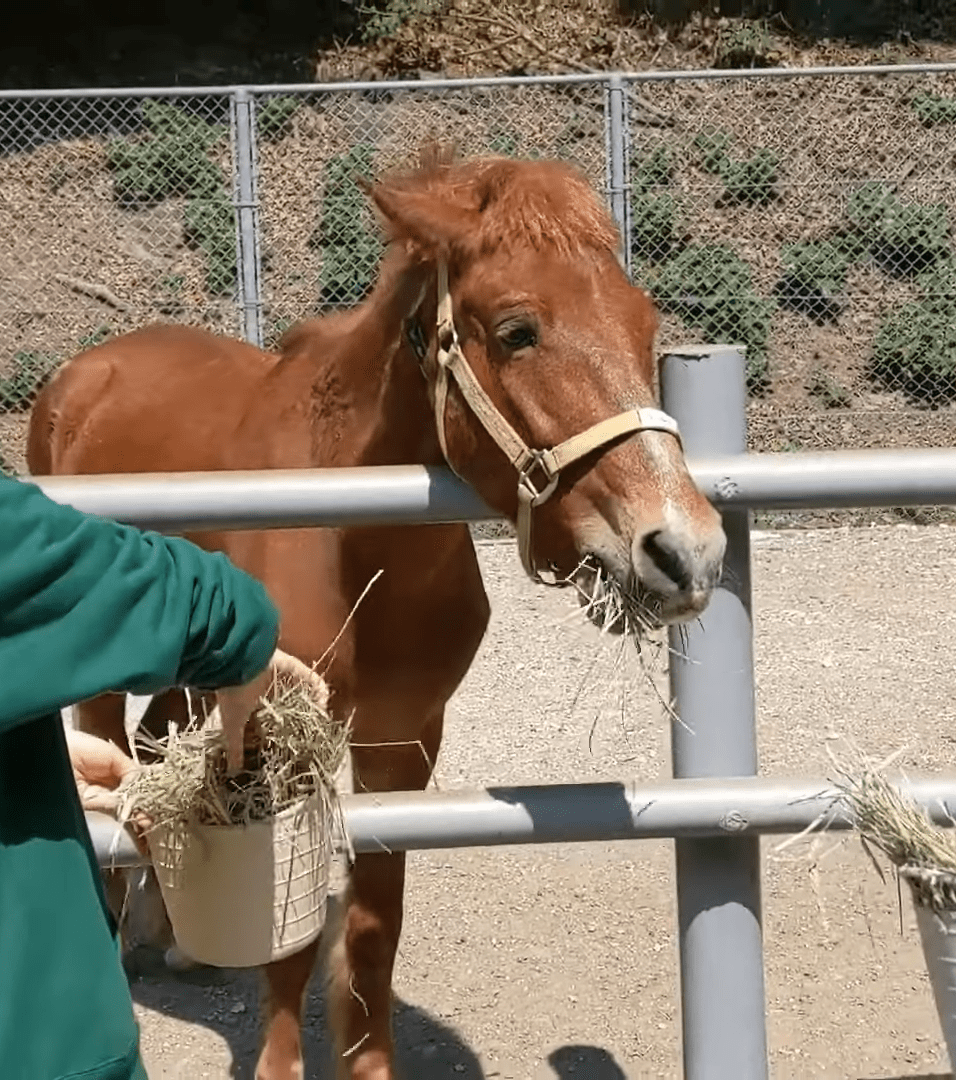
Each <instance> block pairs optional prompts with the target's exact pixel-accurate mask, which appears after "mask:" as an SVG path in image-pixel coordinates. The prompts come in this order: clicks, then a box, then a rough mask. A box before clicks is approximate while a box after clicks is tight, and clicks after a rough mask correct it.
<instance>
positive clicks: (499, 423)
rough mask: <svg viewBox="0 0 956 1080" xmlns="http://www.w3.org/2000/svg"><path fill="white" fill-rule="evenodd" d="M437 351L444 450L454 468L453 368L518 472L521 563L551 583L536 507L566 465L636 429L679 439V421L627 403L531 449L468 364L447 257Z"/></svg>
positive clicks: (440, 431)
mask: <svg viewBox="0 0 956 1080" xmlns="http://www.w3.org/2000/svg"><path fill="white" fill-rule="evenodd" d="M437 357H438V371H437V374H436V377H435V423H436V427H437V430H438V441H439V442H440V443H441V450H442V454H444V456H445V460H446V461H447V462H448V464H449V466H450V467H451V468H452V469H454V465H453V464H452V462H451V459H450V458H449V456H448V447H447V445H446V441H445V405H446V402H447V400H448V374H449V372H451V374H452V375H453V376H454V379H455V382H456V383H457V384H458V389H459V390H460V391H461V394H462V397H464V399H465V401H467V403H468V404H469V406H470V407H471V411H472V412H473V413H474V414H475V416H476V417H477V418H478V419H479V420H480V421H481V423H482V425H483V426H484V429H485V431H487V432H488V434H489V435H490V436H491V437H492V438H493V439H494V440H495V442H496V443H497V444H498V446H499V447H500V448H501V450H502V451H503V453H504V454H505V456H506V457H507V458H508V460H509V461H510V462H511V464H512V465H513V466H514V467H515V469H516V470H517V472H518V520H517V532H518V552H519V554H520V556H521V564H522V566H523V567H524V568H525V571H526V572H527V574H528V576H529V577H530V578H531V579H532V580H533V581H537V582H540V583H542V584H552V583H551V582H546V581H545V580H544V579H543V578H542V577H541V575H540V574H539V573H538V570H537V567H536V566H535V564H534V555H533V554H532V550H531V524H532V522H531V511H532V510H533V509H534V508H535V507H536V506H540V505H541V504H542V503H543V502H546V501H547V500H548V499H549V498H550V497H551V496H552V495H553V494H554V490H555V488H556V487H557V486H558V480H559V479H560V477H561V470H562V469H566V468H567V467H568V466H569V465H572V464H573V463H574V462H575V461H580V459H581V458H583V457H585V456H586V455H588V454H590V453H592V452H593V451H594V450H598V449H600V448H601V447H602V446H606V445H607V444H608V443H610V442H614V441H616V440H617V439H620V438H621V437H622V436H624V435H631V434H633V433H634V432H636V431H666V432H667V433H668V434H670V435H673V436H674V438H676V439H677V441H678V442H680V432H679V431H678V428H677V421H676V420H675V419H674V418H673V417H672V416H668V415H667V413H665V412H662V411H661V410H660V409H628V410H627V411H626V412H622V413H620V414H618V415H617V416H613V417H611V418H610V419H609V420H601V421H600V422H599V423H597V424H594V425H593V426H592V427H589V428H588V429H587V431H582V432H581V434H580V435H573V436H572V437H571V438H570V439H565V441H564V442H563V443H559V444H558V445H557V446H555V447H553V448H552V449H551V450H532V449H531V447H529V446H527V445H526V444H525V442H524V440H523V439H522V438H521V436H520V435H519V434H518V433H517V432H516V431H515V429H514V428H513V427H512V426H511V424H509V423H508V421H507V420H506V419H505V418H504V417H503V416H502V415H501V413H500V412H499V411H498V409H497V407H496V406H495V403H494V402H493V401H492V400H491V398H490V397H488V395H487V394H486V393H485V391H484V389H483V388H482V386H481V384H480V383H479V382H478V380H477V379H476V378H475V373H474V372H473V371H472V370H471V368H470V367H469V366H468V361H467V360H466V359H465V354H464V353H463V352H462V350H461V345H460V344H459V342H458V333H457V331H456V330H455V320H454V313H453V311H452V303H451V293H450V292H449V289H448V264H447V263H445V262H444V261H442V262H439V264H438V350H437ZM535 473H537V474H540V478H541V479H543V481H544V483H543V485H542V486H541V487H540V488H539V487H536V486H535V482H534V479H533V477H534V474H535Z"/></svg>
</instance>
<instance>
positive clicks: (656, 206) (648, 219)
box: [631, 193, 677, 262]
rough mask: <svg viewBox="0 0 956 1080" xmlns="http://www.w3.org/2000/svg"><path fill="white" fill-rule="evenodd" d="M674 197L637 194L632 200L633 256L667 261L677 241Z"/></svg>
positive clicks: (655, 260)
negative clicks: (665, 259)
mask: <svg viewBox="0 0 956 1080" xmlns="http://www.w3.org/2000/svg"><path fill="white" fill-rule="evenodd" d="M676 218H677V213H676V203H675V201H674V196H673V195H670V194H668V193H665V194H663V195H644V194H635V195H634V196H633V197H632V198H631V253H632V254H633V255H634V257H635V258H637V259H641V260H644V259H647V260H650V261H651V262H658V261H660V260H661V259H664V258H666V257H667V256H668V255H669V254H670V252H671V249H672V247H673V246H674V241H675V238H676Z"/></svg>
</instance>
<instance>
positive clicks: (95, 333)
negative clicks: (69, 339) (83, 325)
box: [77, 323, 113, 352]
mask: <svg viewBox="0 0 956 1080" xmlns="http://www.w3.org/2000/svg"><path fill="white" fill-rule="evenodd" d="M112 333H113V331H112V330H111V329H110V327H108V326H107V325H106V324H105V323H103V325H102V326H98V327H97V328H96V329H95V330H91V331H90V332H89V333H88V334H84V335H83V336H82V337H81V338H80V340H79V341H78V342H77V344H78V345H79V347H80V348H81V349H82V350H83V351H84V352H85V351H86V350H87V349H95V348H96V346H97V345H102V344H103V342H104V341H106V339H107V338H108V337H109V336H110V334H112Z"/></svg>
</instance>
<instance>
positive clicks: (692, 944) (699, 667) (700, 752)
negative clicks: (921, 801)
mask: <svg viewBox="0 0 956 1080" xmlns="http://www.w3.org/2000/svg"><path fill="white" fill-rule="evenodd" d="M662 391H663V395H662V396H663V404H664V408H665V409H667V410H668V411H669V412H670V413H671V414H672V415H673V416H674V417H675V419H676V420H677V421H678V423H679V424H680V429H681V435H682V437H683V440H684V446H685V449H686V451H687V454H688V455H689V456H694V455H697V454H707V453H712V454H716V453H721V454H733V453H743V452H744V450H745V449H746V430H747V424H746V402H747V391H746V379H745V374H744V359H743V355H742V350H740V349H737V348H733V347H729V346H722V345H714V346H708V347H706V348H688V349H684V350H681V351H679V352H671V353H670V354H668V356H667V357H666V358H665V360H664V365H663V371H662ZM723 523H724V530H725V532H726V534H727V555H726V557H725V562H724V575H723V579H722V580H721V583H720V585H719V587H718V589H717V590H716V592H715V594H714V598H713V600H712V601H711V603H710V605H709V606H708V608H707V610H706V611H705V612H704V614H703V615H702V617H701V618H700V620H699V621H698V622H696V623H693V624H691V625H689V626H687V627H685V628H683V631H681V632H678V631H677V630H676V629H672V630H671V634H670V644H671V649H672V654H671V662H670V683H671V693H672V695H673V698H674V704H675V708H676V710H677V714H678V716H679V717H680V722H679V723H678V722H675V723H674V726H673V728H672V742H671V745H672V751H673V770H674V776H675V777H701V776H710V777H719V776H728V777H730V776H750V775H753V774H754V773H756V771H757V739H756V726H755V714H754V683H753V626H752V622H751V599H750V518H749V511H747V510H728V511H726V512H725V513H724V515H723ZM675 848H676V857H677V908H678V921H679V930H680V971H681V1002H682V1009H683V1047H684V1075H685V1077H686V1078H687V1080H727V1078H728V1077H733V1080H766V1077H767V1035H766V1020H765V1002H764V972H763V943H762V933H761V922H760V848H759V840H758V839H757V838H756V837H750V836H746V837H745V836H740V837H727V838H714V839H679V840H677V841H675Z"/></svg>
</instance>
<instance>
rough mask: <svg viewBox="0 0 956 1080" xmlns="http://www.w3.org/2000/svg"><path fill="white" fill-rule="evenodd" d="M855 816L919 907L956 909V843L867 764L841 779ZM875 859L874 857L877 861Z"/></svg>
mask: <svg viewBox="0 0 956 1080" xmlns="http://www.w3.org/2000/svg"><path fill="white" fill-rule="evenodd" d="M837 787H838V788H839V790H840V792H841V793H842V795H843V800H844V803H845V804H846V807H847V809H848V811H849V815H850V819H851V821H852V823H853V825H854V827H855V829H856V830H857V832H858V833H859V835H860V839H861V840H862V841H863V844H864V847H866V848H867V851H868V853H869V854H870V857H871V858H872V857H873V856H872V852H870V851H869V847H868V846H867V845H872V846H873V847H875V848H877V849H878V850H880V851H882V852H883V854H884V855H885V856H886V857H887V858H888V859H889V860H890V862H891V863H892V864H893V865H894V866H895V867H896V868H897V870H898V871H899V873H900V876H901V877H903V878H905V879H906V880H907V881H908V882H909V885H910V887H911V890H912V893H913V899H914V901H915V903H916V904H917V905H918V906H920V907H925V908H929V909H931V910H932V911H937V912H940V911H956V844H954V842H953V838H952V835H951V834H950V833H948V832H946V831H945V830H944V829H942V828H940V827H939V826H938V825H935V824H934V823H933V822H932V821H931V820H930V818H929V816H928V815H927V814H926V812H925V811H924V810H923V809H922V808H921V807H919V806H918V805H917V804H916V803H915V802H914V801H913V800H912V799H911V798H909V797H907V796H906V795H904V794H903V793H902V792H901V791H900V790H899V789H898V788H897V787H895V786H894V785H893V784H891V783H890V782H889V780H887V779H886V776H885V775H884V774H883V772H882V770H881V769H879V768H874V767H873V766H872V765H869V764H868V765H866V766H865V767H864V768H863V769H862V770H861V771H860V772H859V773H858V774H857V775H855V776H850V775H847V774H844V778H843V779H842V780H841V781H840V782H838V783H837ZM874 862H875V860H874Z"/></svg>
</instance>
